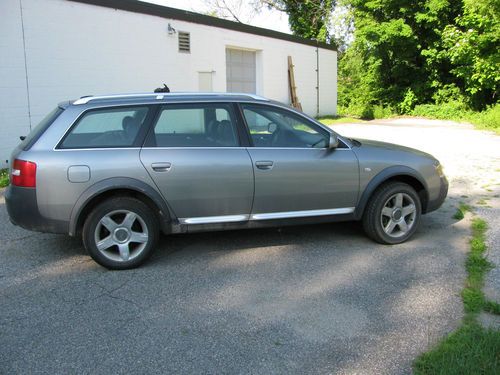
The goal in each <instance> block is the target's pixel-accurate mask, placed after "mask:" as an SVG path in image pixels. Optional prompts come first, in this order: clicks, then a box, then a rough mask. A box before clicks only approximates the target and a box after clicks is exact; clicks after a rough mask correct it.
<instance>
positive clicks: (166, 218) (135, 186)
mask: <svg viewBox="0 0 500 375" xmlns="http://www.w3.org/2000/svg"><path fill="white" fill-rule="evenodd" d="M116 196H130V197H134V198H137V199H139V200H141V201H142V202H144V203H145V204H146V205H148V206H149V207H150V208H151V209H152V211H153V212H154V213H155V215H156V217H157V219H158V222H159V226H160V228H161V230H162V231H163V232H164V233H169V232H170V231H171V217H172V214H171V211H170V208H169V207H168V205H167V204H166V202H165V200H164V199H163V197H162V196H161V195H160V193H159V192H157V191H156V190H155V189H153V188H152V187H151V186H149V185H148V184H146V183H144V182H142V181H139V180H136V179H133V178H126V177H117V178H110V179H106V180H103V181H99V182H98V183H96V184H94V185H92V186H91V187H89V188H88V189H87V190H85V191H84V192H83V193H82V195H81V196H80V198H78V200H77V202H76V203H75V205H74V207H73V210H72V211H71V217H70V222H69V234H70V235H71V236H76V235H78V234H79V233H81V230H82V228H83V224H84V221H85V218H86V217H87V215H88V214H89V213H90V212H91V211H92V209H93V208H94V207H96V206H97V205H98V204H99V203H101V202H103V201H104V200H106V199H108V198H110V197H116Z"/></svg>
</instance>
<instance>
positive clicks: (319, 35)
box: [261, 0, 336, 42]
mask: <svg viewBox="0 0 500 375" xmlns="http://www.w3.org/2000/svg"><path fill="white" fill-rule="evenodd" d="M261 3H263V4H265V5H267V6H269V7H271V8H274V9H277V10H280V11H283V12H286V13H287V14H288V23H289V24H290V29H291V30H292V32H293V33H294V34H295V35H299V36H301V37H303V38H306V39H316V40H319V41H321V42H334V41H333V40H331V37H330V34H329V32H328V26H329V23H330V19H331V15H332V12H333V10H334V8H335V4H336V1H335V0H261Z"/></svg>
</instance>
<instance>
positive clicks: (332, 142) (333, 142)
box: [328, 133, 339, 150]
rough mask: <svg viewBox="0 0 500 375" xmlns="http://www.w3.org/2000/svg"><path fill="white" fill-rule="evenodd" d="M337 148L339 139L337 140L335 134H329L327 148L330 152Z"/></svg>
mask: <svg viewBox="0 0 500 375" xmlns="http://www.w3.org/2000/svg"><path fill="white" fill-rule="evenodd" d="M337 147H339V139H338V138H337V135H336V134H333V133H331V134H330V140H329V142H328V148H329V149H330V150H333V149H335V148H337Z"/></svg>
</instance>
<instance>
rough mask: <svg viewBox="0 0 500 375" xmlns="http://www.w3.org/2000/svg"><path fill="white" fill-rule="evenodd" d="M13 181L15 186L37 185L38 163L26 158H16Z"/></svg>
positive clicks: (13, 167)
mask: <svg viewBox="0 0 500 375" xmlns="http://www.w3.org/2000/svg"><path fill="white" fill-rule="evenodd" d="M11 183H12V185H15V186H22V187H36V164H35V163H33V162H31V161H26V160H19V159H16V160H14V165H13V166H12V179H11Z"/></svg>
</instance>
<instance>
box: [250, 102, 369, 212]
mask: <svg viewBox="0 0 500 375" xmlns="http://www.w3.org/2000/svg"><path fill="white" fill-rule="evenodd" d="M241 109H242V111H241V112H242V113H243V116H244V118H245V122H246V124H247V128H248V131H249V133H250V137H251V140H252V143H253V147H249V148H248V152H249V154H250V157H251V159H252V163H253V168H254V174H255V195H254V203H253V208H252V219H255V220H265V219H278V218H288V217H303V216H321V215H334V214H347V213H351V212H353V211H354V207H355V204H356V201H357V198H358V190H359V171H358V161H357V158H356V156H355V154H354V153H353V152H352V150H351V149H350V148H349V147H348V146H347V145H345V144H343V143H341V144H340V145H339V147H338V148H336V149H329V148H328V144H329V138H330V133H329V132H328V131H327V130H326V129H324V128H322V127H321V126H319V125H318V124H315V123H314V122H313V121H311V120H309V119H307V118H306V117H303V116H301V115H300V114H298V113H295V112H292V111H289V110H287V109H284V108H281V107H278V106H272V105H261V104H242V105H241Z"/></svg>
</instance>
